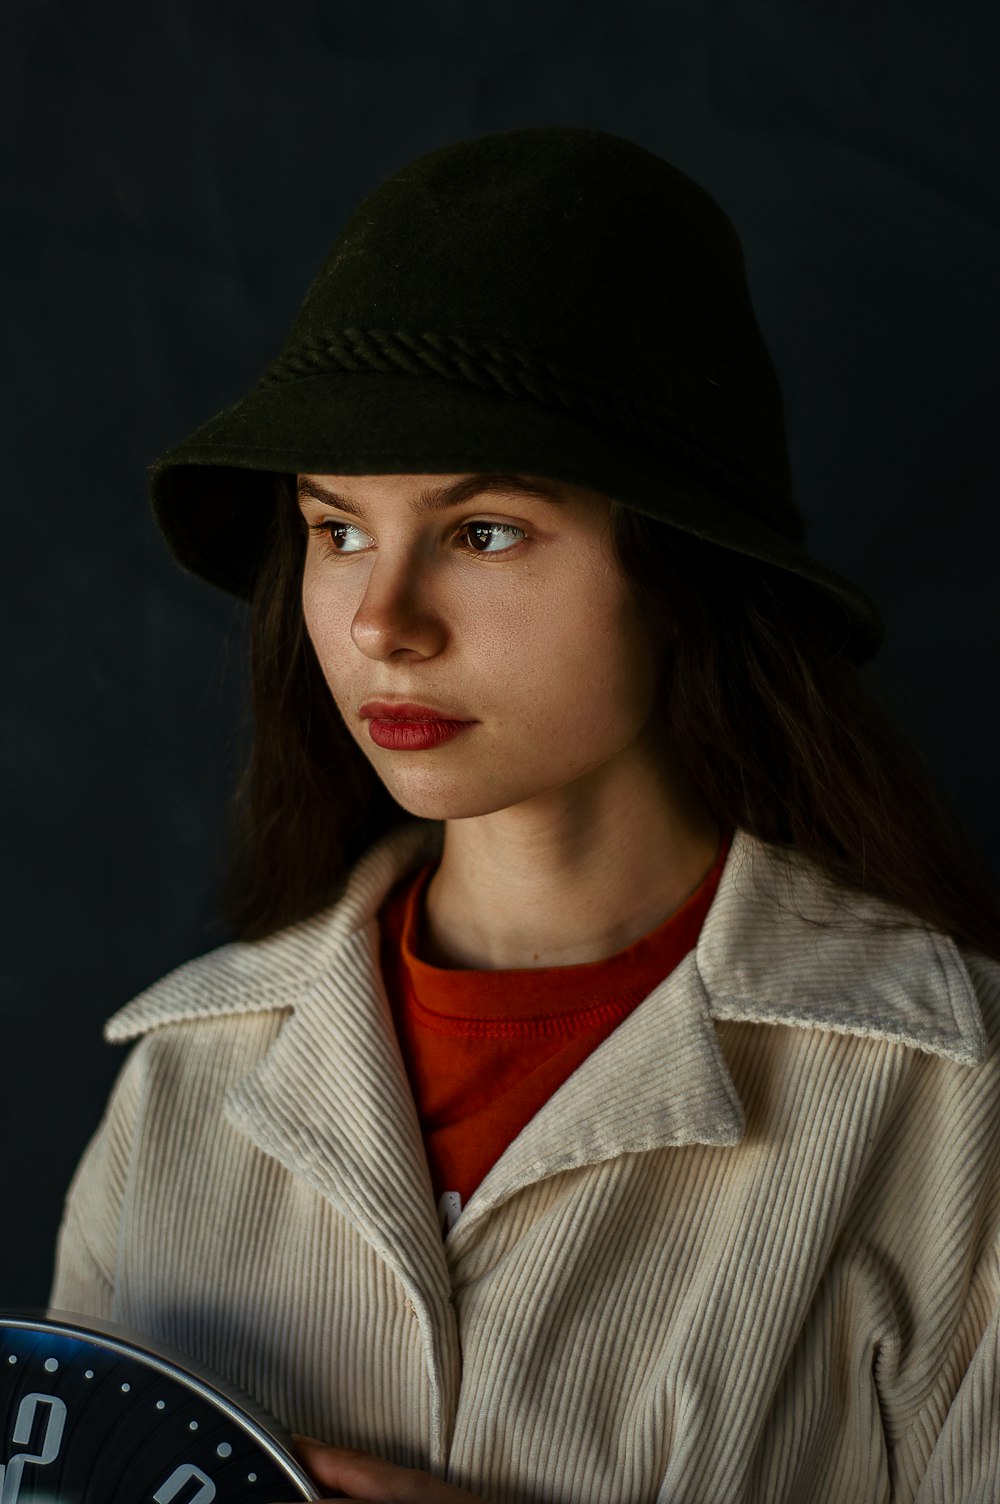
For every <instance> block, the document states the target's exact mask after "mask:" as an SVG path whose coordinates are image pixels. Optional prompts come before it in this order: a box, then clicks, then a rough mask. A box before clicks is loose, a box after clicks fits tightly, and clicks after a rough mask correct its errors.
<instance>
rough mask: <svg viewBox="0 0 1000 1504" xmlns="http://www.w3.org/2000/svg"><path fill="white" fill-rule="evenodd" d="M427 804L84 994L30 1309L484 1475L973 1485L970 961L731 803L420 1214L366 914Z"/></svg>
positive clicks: (980, 1298)
mask: <svg viewBox="0 0 1000 1504" xmlns="http://www.w3.org/2000/svg"><path fill="white" fill-rule="evenodd" d="M441 831H442V827H441V826H440V825H439V824H437V823H432V822H427V821H418V820H414V821H411V822H408V823H407V824H406V825H405V826H403V827H402V828H401V829H398V830H396V831H394V832H392V833H391V834H390V835H389V836H387V837H385V838H384V839H383V840H382V841H381V842H379V843H378V844H376V845H375V846H373V847H372V848H371V849H370V850H369V851H368V853H367V854H366V855H365V857H364V858H363V859H362V860H361V861H360V862H359V863H358V864H357V866H356V867H355V868H354V870H353V872H352V874H351V878H350V882H349V884H348V887H347V889H346V892H345V894H344V896H343V897H342V899H341V900H340V901H339V902H338V903H336V904H335V905H333V906H331V907H330V908H328V909H327V910H325V911H324V912H322V913H320V914H317V915H315V916H313V917H312V918H310V919H308V920H306V921H304V922H302V923H299V924H296V925H294V926H291V927H289V928H287V929H285V930H282V931H281V932H279V933H277V934H275V935H272V936H271V937H269V938H267V939H266V940H263V941H259V942H255V943H242V942H235V943H232V944H229V945H225V946H222V947H221V948H219V949H217V950H215V951H213V952H211V953H210V954H208V955H205V956H201V957H199V958H197V959H195V960H193V961H190V962H188V963H186V964H185V965H183V966H181V967H180V968H178V969H177V970H176V971H174V972H172V973H171V974H170V975H169V976H166V977H164V978H163V979H162V980H161V981H159V982H157V983H156V984H155V985H153V986H152V987H150V988H149V989H147V990H146V991H145V992H143V993H142V994H140V996H139V997H137V998H136V999H135V1000H134V1001H132V1002H131V1003H129V1004H128V1005H127V1006H126V1007H125V1008H123V1009H122V1010H121V1011H119V1012H118V1013H116V1014H115V1015H114V1016H113V1017H112V1018H111V1019H110V1020H109V1021H108V1023H107V1025H106V1027H105V1037H106V1038H107V1039H108V1040H109V1041H112V1042H118V1041H126V1040H129V1041H132V1040H134V1041H136V1043H135V1044H134V1045H133V1046H132V1048H131V1049H130V1051H129V1053H128V1055H127V1056H126V1058H125V1060H124V1062H123V1065H122V1069H121V1071H120V1073H119V1076H118V1078H117V1080H116V1082H115V1085H114V1088H113V1091H112V1093H111V1096H110V1099H109V1101H108V1105H107V1109H106V1112H105V1114H104V1117H103V1118H102V1120H101V1123H100V1125H99V1127H98V1129H97V1131H96V1133H95V1134H94V1137H93V1138H92V1139H91V1141H90V1143H89V1145H88V1147H87V1148H86V1150H85V1152H84V1154H83V1157H82V1159H81V1161H80V1164H79V1166H78V1168H77V1170H76V1173H75V1175H74V1177H73V1180H72V1182H71V1184H70V1187H69V1191H68V1194H67V1198H66V1207H65V1214H64V1217H63V1222H62V1226H61V1228H60V1233H59V1241H58V1247H57V1258H56V1271H55V1278H54V1282H53V1287H52V1291H51V1295H50V1303H49V1309H50V1311H53V1312H54V1311H57V1310H58V1311H74V1312H78V1313H80V1314H83V1315H87V1314H90V1315H95V1316H103V1317H105V1318H109V1319H111V1320H114V1321H118V1322H121V1323H123V1324H125V1325H128V1326H130V1327H132V1328H134V1329H136V1330H138V1331H139V1332H141V1333H145V1334H147V1335H148V1336H150V1337H151V1338H154V1339H159V1340H161V1341H162V1342H165V1343H169V1344H171V1345H172V1346H174V1347H177V1348H180V1349H181V1350H182V1351H185V1352H187V1353H188V1354H190V1355H191V1356H192V1357H193V1358H195V1359H197V1360H198V1361H200V1362H201V1363H203V1364H206V1365H208V1366H210V1367H211V1368H213V1369H215V1370H216V1372H218V1373H220V1374H222V1375H224V1376H226V1377H228V1378H229V1379H230V1380H231V1381H232V1382H233V1383H235V1384H237V1385H239V1386H240V1387H241V1388H242V1389H243V1390H244V1391H246V1392H248V1393H249V1394H251V1395H252V1396H254V1397H255V1398H256V1399H257V1400H258V1401H259V1403H261V1404H262V1405H264V1406H266V1407H267V1408H268V1409H269V1410H270V1411H271V1412H272V1413H273V1414H274V1415H276V1416H277V1417H278V1418H279V1419H280V1420H281V1421H282V1422H283V1423H284V1424H285V1425H286V1426H288V1427H289V1428H290V1429H293V1430H296V1431H301V1432H304V1433H306V1434H311V1435H314V1436H319V1437H321V1438H323V1439H325V1440H327V1441H330V1442H336V1443H342V1444H344V1445H352V1446H359V1447H363V1448H366V1449H368V1450H370V1451H372V1452H374V1453H376V1454H379V1455H381V1456H384V1457H387V1458H390V1459H392V1460H394V1461H396V1462H399V1463H402V1464H404V1465H408V1466H415V1467H425V1468H430V1469H431V1470H432V1471H433V1472H435V1473H436V1474H438V1475H439V1476H441V1477H445V1478H447V1479H449V1480H450V1481H452V1482H454V1483H457V1484H459V1485H460V1486H462V1487H464V1488H467V1489H471V1490H472V1491H473V1492H475V1493H477V1494H479V1495H481V1496H482V1497H483V1498H485V1499H487V1500H490V1501H494V1504H505V1501H510V1504H543V1501H544V1504H597V1501H603V1504H653V1501H657V1504H903V1501H908V1504H909V1501H914V1500H917V1501H919V1504H987V1501H989V1504H996V1501H997V1500H998V1499H1000V964H998V963H996V962H994V961H992V960H989V959H988V958H986V957H984V956H982V955H981V954H979V953H978V952H974V951H969V950H967V949H966V948H964V947H962V948H959V947H957V946H956V945H955V943H954V942H953V941H952V940H950V939H949V938H947V937H945V936H943V935H941V934H939V933H936V932H933V931H930V930H928V929H927V928H925V927H923V926H921V925H919V924H916V923H911V927H909V928H907V929H905V930H902V931H889V932H880V931H878V930H877V929H876V928H875V927H874V925H873V922H872V921H873V920H874V919H876V918H878V917H879V916H884V915H889V916H890V917H891V916H893V915H896V916H897V917H898V914H899V911H898V910H895V909H892V908H891V907H890V906H887V905H883V904H881V903H879V902H877V901H875V900H872V899H869V898H865V897H863V896H861V895H857V896H856V897H850V898H849V899H848V900H847V907H846V908H842V907H841V906H840V905H839V904H838V902H837V895H836V894H835V892H834V890H833V889H832V888H831V887H830V885H829V883H828V882H827V881H826V879H825V878H824V877H823V876H822V874H821V873H819V871H818V869H816V868H815V867H813V866H812V865H811V864H809V863H807V862H806V861H805V860H804V859H803V858H801V857H797V858H796V869H795V870H796V876H795V879H794V883H793V884H792V885H791V887H789V886H788V885H786V883H785V882H784V880H783V878H782V877H781V876H780V872H779V869H778V866H777V863H776V861H775V858H774V856H773V854H769V848H767V847H766V846H764V845H763V844H762V843H760V842H757V841H755V840H754V839H753V838H752V837H750V836H749V835H748V833H746V832H745V831H743V830H739V829H738V830H737V831H736V833H735V835H734V839H733V844H732V847H731V850H730V852H729V855H728V858H727V861H726V865H725V869H724V871H723V874H722V879H721V884H720V887H719V890H718V892H717V894H716V896H715V899H714V900H713V903H712V906H711V908H710V910H709V912H708V915H707V917H706V920H705V924H704V926H703V929H702V933H701V936H700V938H699V940H698V943H697V946H696V948H695V950H694V951H692V952H691V953H690V954H689V955H688V956H686V957H685V959H684V960H683V961H682V962H681V964H680V965H679V966H678V967H677V968H676V969H675V970H674V971H673V972H672V973H671V974H670V975H669V976H667V977H666V978H665V979H664V980H663V982H662V983H661V984H660V985H659V986H658V987H657V988H656V989H655V990H654V991H653V992H652V993H650V995H649V996H648V997H647V998H646V999H645V1000H644V1002H643V1003H642V1004H641V1005H640V1006H639V1007H638V1008H637V1009H636V1010H635V1011H634V1012H633V1013H631V1014H630V1015H629V1016H628V1017H627V1018H626V1019H625V1020H624V1021H623V1022H622V1023H621V1025H620V1026H619V1027H618V1028H617V1029H616V1030H615V1032H614V1033H613V1034H612V1035H611V1036H610V1037H609V1038H608V1039H607V1040H606V1041H605V1042H604V1043H603V1044H602V1045H601V1046H600V1047H599V1048H598V1049H597V1050H596V1051H595V1052H594V1053H593V1054H592V1055H591V1056H590V1057H589V1058H588V1059H587V1060H586V1061H585V1062H584V1063H583V1065H581V1066H580V1068H579V1069H578V1070H577V1071H576V1072H575V1073H574V1074H573V1075H572V1076H571V1077H570V1078H569V1079H568V1080H567V1081H566V1082H565V1083H564V1084H563V1086H561V1087H560V1089H559V1090H558V1091H557V1092H556V1093H555V1094H554V1095H553V1097H552V1098H551V1099H550V1100H549V1101H548V1102H547V1103H546V1105H545V1106H544V1107H543V1108H542V1110H541V1111H540V1112H538V1113H537V1114H536V1116H535V1117H534V1118H533V1119H532V1120H531V1122H529V1123H528V1125H527V1126H526V1128H525V1129H524V1130H523V1132H522V1133H521V1134H520V1135H519V1136H518V1137H517V1138H516V1139H515V1140H514V1142H513V1143H512V1144H511V1145H510V1146H509V1148H508V1149H507V1150H506V1152H505V1153H504V1154H503V1155H502V1156H501V1158H500V1159H499V1161H498V1162H497V1163H496V1165H495V1166H494V1167H493V1169H492V1170H491V1171H490V1172H489V1174H488V1175H487V1177H486V1179H485V1180H484V1181H483V1182H482V1184H481V1185H480V1186H479V1188H478V1189H477V1190H476V1192H475V1194H474V1195H473V1196H472V1197H471V1199H470V1200H469V1202H468V1204H467V1206H466V1208H465V1209H464V1211H463V1212H462V1215H461V1217H460V1218H459V1220H458V1222H457V1224H456V1225H455V1227H454V1228H453V1229H452V1230H451V1231H450V1232H449V1234H448V1236H447V1238H445V1239H442V1236H441V1233H440V1230H439V1225H438V1219H437V1211H436V1208H435V1204H434V1198H433V1193H432V1190H431V1183H430V1177H429V1174H428V1170H427V1163H426V1159H425V1156H424V1152H423V1146H422V1141H421V1135H420V1130H419V1125H418V1121H417V1116H416V1110H415V1107H414V1103H413V1099H412V1095H411V1093H410V1089H409V1086H408V1082H407V1078H406V1073H405V1070H404V1067H403V1064H402V1060H401V1056H400V1053H399V1049H398V1046H397V1043H396V1037H395V1033H394V1030H393V1024H392V1017H391V1013H390V1009H389V1007H388V1003H387V999H386V995H385V989H384V986H383V982H382V977H381V972H380V968H379V934H378V923H377V917H376V914H377V910H378V907H379V905H380V903H381V902H382V899H383V898H384V897H385V895H386V894H387V892H388V890H389V889H390V887H391V886H392V884H393V883H394V882H395V881H396V880H397V878H398V877H399V876H400V875H401V874H402V873H403V872H404V871H406V870H408V869H409V868H411V867H413V866H414V865H415V864H416V863H418V862H422V861H425V860H427V859H428V857H429V856H430V855H432V854H433V852H434V851H435V850H436V849H438V848H439V843H440V839H441ZM799 908H804V910H805V912H806V913H807V915H809V916H813V917H825V918H827V919H833V920H835V921H837V922H838V923H837V927H835V928H825V929H824V928H817V927H815V926H812V925H810V924H808V923H806V922H804V921H803V920H802V919H801V918H800V917H799V916H798V914H797V913H796V910H797V909H799Z"/></svg>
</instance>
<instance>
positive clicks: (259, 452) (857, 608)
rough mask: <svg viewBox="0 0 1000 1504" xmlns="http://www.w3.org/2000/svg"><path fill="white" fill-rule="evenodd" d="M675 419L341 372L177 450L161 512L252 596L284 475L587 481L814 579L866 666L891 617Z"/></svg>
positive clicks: (254, 400)
mask: <svg viewBox="0 0 1000 1504" xmlns="http://www.w3.org/2000/svg"><path fill="white" fill-rule="evenodd" d="M709 466H710V459H706V460H702V458H701V457H700V456H693V455H692V452H691V450H690V449H689V448H687V447H686V446H685V444H684V442H683V440H681V439H680V438H678V437H677V436H676V435H675V434H673V433H672V432H671V431H670V429H669V427H666V428H665V430H664V433H663V441H662V444H659V445H658V446H657V448H656V449H653V448H652V447H651V446H650V445H649V443H648V442H644V441H643V440H641V439H636V441H635V442H634V443H629V442H628V441H627V440H623V437H622V434H621V433H620V432H614V433H612V432H609V431H608V430H607V429H606V428H604V427H602V426H601V425H599V424H598V423H597V422H595V421H594V420H593V419H592V418H591V417H590V416H589V415H587V414H582V413H581V414H573V413H569V412H567V413H559V412H554V411H553V410H552V408H551V407H543V406H542V405H541V404H539V403H534V402H531V401H527V400H523V399H520V398H515V397H508V396H506V395H504V394H502V393H497V392H496V391H495V390H493V391H483V390H480V389H478V388H476V387H470V386H468V385H466V384H464V383H459V382H456V381H449V380H446V379H438V378H435V377H424V376H414V375H410V374H406V373H401V372H400V373H395V372H392V373H390V372H382V371H363V372H357V371H340V372H335V373H324V374H322V375H315V376H303V377H299V378H297V379H295V380H290V381H286V382H280V383H272V384H270V385H263V386H259V387H256V388H255V389H254V390H253V391H251V392H250V393H249V394H248V395H247V396H246V397H244V398H243V399H242V400H241V401H239V402H237V403H235V404H234V405H233V406H232V407H229V408H227V409H225V411H223V412H221V413H219V414H217V415H216V416H215V417H214V418H212V419H210V420H209V421H208V422H207V423H205V424H203V425H202V426H201V427H200V428H198V429H196V430H195V431H194V433H192V434H191V435H190V436H189V437H188V438H187V439H186V440H184V441H183V442H182V443H181V444H179V445H177V446H176V447H175V448H173V449H170V450H168V451H167V452H166V453H165V454H164V455H162V456H161V458H160V459H159V460H158V461H157V462H156V463H155V465H154V466H153V467H152V469H151V473H150V492H151V500H152V507H153V513H154V516H155V518H156V521H157V523H158V525H159V527H160V529H161V531H162V533H163V535H164V537H165V538H166V541H167V544H168V546H169V548H170V550H171V552H172V554H173V556H174V558H175V559H176V560H177V562H178V563H179V564H180V565H181V566H182V568H184V569H186V570H189V571H190V572H191V573H193V574H196V575H198V576H199V577H200V578H201V579H204V580H206V581H207V582H208V583H210V584H213V585H216V586H218V587H219V588H220V589H223V590H226V591H228V592H230V593H231V594H234V595H237V596H240V597H242V598H243V599H249V598H250V595H251V593H252V590H253V581H254V576H255V573H256V569H257V566H258V563H259V559H260V546H261V539H262V538H263V537H264V534H265V527H266V523H267V521H268V517H269V514H270V512H271V511H272V510H273V507H274V505H275V500H274V490H273V484H272V479H271V477H272V476H274V475H275V474H296V473H310V474H315V475H399V474H437V475H444V474H467V473H470V472H476V471H509V472H512V473H517V474H527V475H539V476H544V477H547V478H549V479H551V480H555V481H561V482H563V483H566V484H571V485H579V486H585V487H587V488H589V489H591V490H594V491H598V492H600V493H602V494H603V495H606V496H608V497H613V498H614V499H616V500H617V501H620V502H621V503H623V504H624V505H625V506H628V507H632V508H634V509H635V510H636V511H639V512H642V513H644V514H645V515H647V516H649V517H652V518H655V519H657V520H659V521H662V522H666V523H669V524H670V525H672V526H674V527H677V528H680V529H681V530H682V531H684V532H687V533H691V534H694V535H695V536H696V537H699V538H703V539H706V540H707V541H709V542H711V543H716V544H718V545H720V546H721V547H724V548H728V549H732V550H735V551H737V552H739V553H744V554H748V555H750V556H752V557H753V558H757V559H761V560H763V561H765V562H767V563H770V564H774V565H776V566H777V567H779V568H781V569H784V570H788V571H790V572H791V573H793V574H796V575H798V576H799V577H800V578H802V579H805V580H808V581H810V582H811V583H812V584H813V585H815V586H817V587H818V588H819V589H820V590H821V591H822V592H823V593H824V594H825V596H826V597H827V601H828V604H830V605H834V606H836V605H838V604H839V606H840V607H841V609H842V611H843V613H844V618H845V627H846V628H847V630H848V632H849V643H848V650H849V651H850V653H851V656H852V658H853V659H854V661H855V662H857V663H859V664H860V663H863V662H866V661H867V660H868V659H869V658H871V657H873V656H874V654H875V653H876V652H877V651H878V648H879V646H880V645H881V642H882V640H883V637H884V623H883V621H882V618H881V616H880V614H879V612H878V610H877V608H876V607H875V605H874V603H873V602H872V601H871V600H870V599H869V598H868V597H867V596H866V595H865V594H864V593H863V592H862V591H861V590H860V589H859V588H858V587H857V586H855V585H853V584H852V583H851V582H850V581H849V580H846V579H844V578H843V577H841V576H840V575H838V574H836V573H835V572H834V571H832V570H830V569H827V568H826V567H825V566H823V565H822V564H820V563H818V562H817V561H816V560H815V559H813V558H811V556H810V555H809V554H807V553H806V552H805V551H804V550H803V549H802V547H801V546H800V545H799V544H798V543H796V542H794V541H792V540H791V539H789V538H786V537H784V536H783V535H782V534H781V533H779V532H776V531H774V530H773V529H772V528H769V527H767V526H766V525H765V524H764V523H763V522H760V521H758V520H757V519H756V518H755V517H753V516H750V515H749V514H748V513H747V512H745V511H744V510H742V509H741V507H740V506H739V505H738V504H736V503H735V501H734V500H731V499H730V497H732V496H733V493H734V482H733V480H732V479H731V477H729V476H726V475H725V474H714V475H713V474H710V473H707V471H708V469H709Z"/></svg>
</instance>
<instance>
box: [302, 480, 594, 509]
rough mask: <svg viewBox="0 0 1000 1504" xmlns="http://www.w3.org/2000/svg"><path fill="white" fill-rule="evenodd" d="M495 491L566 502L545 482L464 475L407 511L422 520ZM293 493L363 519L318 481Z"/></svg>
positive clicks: (419, 498)
mask: <svg viewBox="0 0 1000 1504" xmlns="http://www.w3.org/2000/svg"><path fill="white" fill-rule="evenodd" d="M496 491H505V492H508V493H509V492H516V493H517V494H518V495H519V496H527V497H533V498H535V499H536V500H540V501H566V499H567V498H566V496H565V494H564V493H562V492H561V491H560V490H559V489H558V487H557V486H556V484H555V483H552V484H551V485H550V484H548V483H547V482H545V481H529V480H525V479H524V477H523V476H520V475H503V474H500V473H496V472H491V473H489V474H485V475H467V476H464V477H463V479H462V480H457V481H453V482H452V483H451V485H448V486H431V487H428V488H425V489H424V490H423V491H420V492H419V493H418V494H417V495H416V496H415V497H414V498H413V500H412V501H411V502H410V510H411V511H412V512H413V513H414V515H415V516H417V517H422V516H425V515H426V514H427V513H429V512H439V511H443V510H444V509H445V508H446V507H455V506H459V505H460V504H461V503H462V502H465V501H469V500H470V498H471V497H473V496H481V495H484V494H485V493H487V492H496ZM296 493H297V495H298V499H299V501H300V502H301V501H302V499H303V497H306V496H309V497H311V498H312V499H313V500H314V501H322V502H325V503H326V504H327V505H328V506H331V507H337V508H339V510H340V511H342V512H347V513H349V514H350V516H352V517H362V518H363V517H364V516H365V511H364V508H363V507H362V506H361V505H360V503H358V502H356V501H350V500H349V499H348V498H347V497H346V496H341V495H340V494H339V493H338V492H337V491H331V490H330V489H329V487H328V486H323V485H320V483H319V481H316V480H310V478H309V477H308V476H305V475H300V476H299V478H298V482H297V485H296Z"/></svg>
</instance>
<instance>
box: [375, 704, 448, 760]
mask: <svg viewBox="0 0 1000 1504" xmlns="http://www.w3.org/2000/svg"><path fill="white" fill-rule="evenodd" d="M358 714H359V715H361V716H364V717H366V718H367V719H368V720H369V726H368V734H369V736H370V737H371V739H372V741H373V742H374V743H375V744H376V746H379V747H387V748H389V749H390V750H391V751H394V752H419V751H422V750H424V749H426V748H428V747H439V746H440V745H441V744H442V742H447V741H450V740H451V739H452V737H453V736H457V735H458V733H459V732H460V731H465V730H467V729H468V727H470V726H474V725H475V724H476V723H475V721H460V720H457V719H456V718H455V717H454V716H449V715H448V713H447V712H445V711H441V710H432V709H431V707H430V706H429V705H414V704H413V703H412V702H411V701H402V700H399V701H391V700H366V701H365V703H364V704H363V705H362V707H361V709H360V711H359V712H358Z"/></svg>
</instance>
